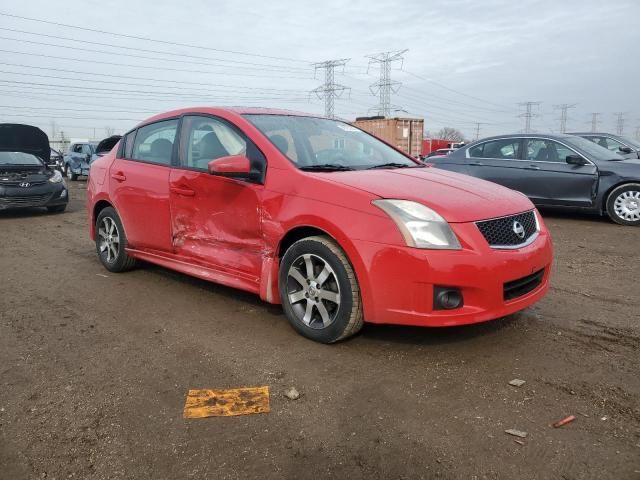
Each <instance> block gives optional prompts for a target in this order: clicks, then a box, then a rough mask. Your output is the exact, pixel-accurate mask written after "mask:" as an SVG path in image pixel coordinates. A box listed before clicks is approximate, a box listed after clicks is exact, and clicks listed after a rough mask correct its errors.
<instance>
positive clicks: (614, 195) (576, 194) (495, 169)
mask: <svg viewBox="0 0 640 480" xmlns="http://www.w3.org/2000/svg"><path fill="white" fill-rule="evenodd" d="M585 136H586V134H585ZM601 137H602V138H604V136H601ZM596 138H598V137H597V136H594V137H591V136H589V139H588V140H587V139H586V138H583V137H582V136H578V135H542V134H527V135H502V136H497V137H489V138H485V139H482V140H479V141H476V142H473V143H471V144H469V145H467V146H465V147H463V148H461V149H459V150H456V151H455V152H453V153H451V154H450V155H448V156H442V157H432V158H430V159H429V162H432V163H433V164H434V166H436V167H437V168H440V169H444V170H450V171H454V172H459V173H464V174H467V175H471V176H473V177H477V178H482V179H485V180H489V181H491V182H495V183H498V184H500V185H504V186H506V187H509V188H512V189H514V190H517V191H519V192H522V193H524V194H525V195H526V196H527V197H529V198H530V199H531V200H532V201H533V203H534V204H536V205H539V206H553V207H570V208H574V209H575V208H580V209H583V210H586V211H590V212H593V213H597V214H607V215H608V216H609V217H610V218H611V219H612V220H613V221H614V222H616V223H619V224H622V225H634V226H637V225H640V160H639V159H638V157H637V154H636V152H633V153H634V155H631V154H629V153H630V152H628V151H627V150H626V149H625V150H623V151H621V150H619V149H613V150H612V149H609V148H605V147H604V146H602V144H601V143H600V142H599V141H596ZM618 152H620V153H621V154H622V155H620V154H618Z"/></svg>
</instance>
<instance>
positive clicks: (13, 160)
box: [0, 152, 42, 166]
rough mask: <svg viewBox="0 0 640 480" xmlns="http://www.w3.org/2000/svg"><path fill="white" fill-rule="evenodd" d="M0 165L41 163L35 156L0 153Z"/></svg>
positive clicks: (20, 153)
mask: <svg viewBox="0 0 640 480" xmlns="http://www.w3.org/2000/svg"><path fill="white" fill-rule="evenodd" d="M0 165H40V166H42V162H41V161H40V160H39V159H38V157H36V156H35V155H31V154H30V153H23V152H0Z"/></svg>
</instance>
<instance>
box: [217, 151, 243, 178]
mask: <svg viewBox="0 0 640 480" xmlns="http://www.w3.org/2000/svg"><path fill="white" fill-rule="evenodd" d="M207 165H208V167H209V173H210V174H211V175H219V176H222V177H234V178H249V176H250V174H251V162H250V161H249V159H248V158H247V157H246V156H245V155H229V156H227V157H220V158H216V159H215V160H211V161H210V162H209V163H208V164H207Z"/></svg>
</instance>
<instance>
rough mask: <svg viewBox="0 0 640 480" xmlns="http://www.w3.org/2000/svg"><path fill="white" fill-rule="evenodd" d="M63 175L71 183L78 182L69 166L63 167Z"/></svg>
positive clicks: (76, 175) (76, 176) (75, 174)
mask: <svg viewBox="0 0 640 480" xmlns="http://www.w3.org/2000/svg"><path fill="white" fill-rule="evenodd" d="M64 175H65V176H66V177H67V178H68V179H69V180H71V181H72V182H75V181H76V180H78V174H77V173H73V172H72V171H71V169H70V168H69V165H65V166H64Z"/></svg>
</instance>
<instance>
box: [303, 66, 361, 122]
mask: <svg viewBox="0 0 640 480" xmlns="http://www.w3.org/2000/svg"><path fill="white" fill-rule="evenodd" d="M349 60H350V59H349V58H341V59H338V60H327V61H324V62H318V63H314V64H313V66H314V67H315V69H316V71H318V70H324V83H323V84H322V85H321V86H319V87H318V88H316V89H314V90H311V93H315V94H316V95H317V96H318V98H320V99H323V98H324V114H325V116H327V117H328V118H333V117H334V116H335V115H334V106H335V99H336V98H340V97H341V96H342V94H343V93H344V92H345V91H346V90H351V89H350V88H349V87H345V86H344V85H340V84H338V83H336V81H335V71H336V67H344V66H345V65H346V64H347V62H348V61H349Z"/></svg>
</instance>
